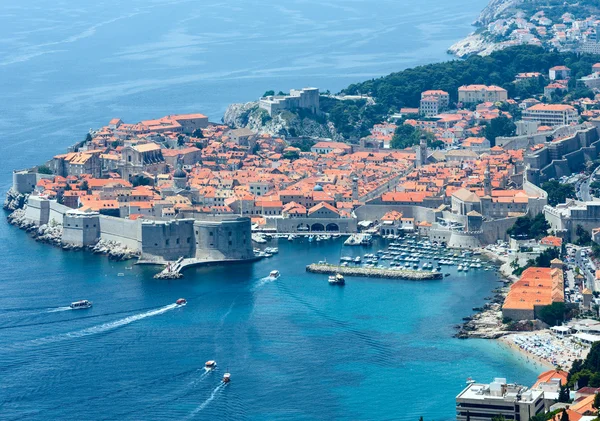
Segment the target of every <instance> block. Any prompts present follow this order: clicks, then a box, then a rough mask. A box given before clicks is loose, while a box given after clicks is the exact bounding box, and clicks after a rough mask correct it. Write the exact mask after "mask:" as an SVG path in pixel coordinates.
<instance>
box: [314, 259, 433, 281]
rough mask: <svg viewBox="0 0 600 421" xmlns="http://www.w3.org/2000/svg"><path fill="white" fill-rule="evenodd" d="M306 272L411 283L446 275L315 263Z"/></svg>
mask: <svg viewBox="0 0 600 421" xmlns="http://www.w3.org/2000/svg"><path fill="white" fill-rule="evenodd" d="M306 271H307V272H310V273H320V274H323V275H334V274H336V273H340V274H342V275H344V276H363V277H368V278H385V279H407V280H411V281H426V280H433V279H442V278H443V277H444V275H443V274H442V273H440V272H428V271H417V270H406V269H387V268H362V267H347V266H339V265H330V264H326V263H325V264H323V263H313V264H311V265H308V266H306Z"/></svg>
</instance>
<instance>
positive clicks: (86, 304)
mask: <svg viewBox="0 0 600 421" xmlns="http://www.w3.org/2000/svg"><path fill="white" fill-rule="evenodd" d="M91 306H92V302H91V301H88V300H81V301H75V302H74V303H71V305H70V307H71V309H73V310H83V309H85V308H90V307H91Z"/></svg>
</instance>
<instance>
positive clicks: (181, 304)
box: [175, 298, 187, 306]
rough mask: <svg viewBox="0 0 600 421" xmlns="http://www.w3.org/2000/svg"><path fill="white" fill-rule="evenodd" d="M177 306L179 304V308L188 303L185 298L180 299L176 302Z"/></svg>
mask: <svg viewBox="0 0 600 421" xmlns="http://www.w3.org/2000/svg"><path fill="white" fill-rule="evenodd" d="M175 304H177V305H178V306H184V305H186V304H187V301H186V299H185V298H180V299H178V300H177V301H175Z"/></svg>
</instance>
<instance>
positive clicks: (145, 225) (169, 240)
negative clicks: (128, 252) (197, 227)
mask: <svg viewBox="0 0 600 421" xmlns="http://www.w3.org/2000/svg"><path fill="white" fill-rule="evenodd" d="M140 229H141V251H142V257H143V258H145V259H153V258H162V259H164V260H177V259H179V258H180V257H184V258H190V257H193V256H194V252H195V241H194V220H193V219H181V220H172V221H168V222H155V221H152V222H149V221H146V222H142V224H141V228H140Z"/></svg>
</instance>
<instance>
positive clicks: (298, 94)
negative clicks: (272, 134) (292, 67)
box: [258, 88, 319, 116]
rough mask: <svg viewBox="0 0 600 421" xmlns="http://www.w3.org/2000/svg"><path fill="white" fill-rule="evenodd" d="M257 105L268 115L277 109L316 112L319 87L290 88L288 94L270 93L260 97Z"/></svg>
mask: <svg viewBox="0 0 600 421" xmlns="http://www.w3.org/2000/svg"><path fill="white" fill-rule="evenodd" d="M258 106H259V107H260V108H262V109H264V110H266V111H267V112H268V113H269V115H270V116H273V114H275V113H277V112H279V111H284V110H294V109H298V108H300V109H305V110H308V111H310V112H312V113H314V114H317V113H318V112H319V89H318V88H304V89H292V90H291V91H290V94H289V95H272V96H267V97H264V98H261V99H260V100H259V101H258Z"/></svg>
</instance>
